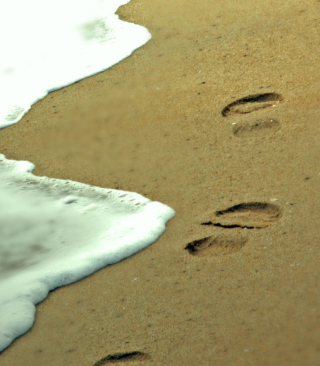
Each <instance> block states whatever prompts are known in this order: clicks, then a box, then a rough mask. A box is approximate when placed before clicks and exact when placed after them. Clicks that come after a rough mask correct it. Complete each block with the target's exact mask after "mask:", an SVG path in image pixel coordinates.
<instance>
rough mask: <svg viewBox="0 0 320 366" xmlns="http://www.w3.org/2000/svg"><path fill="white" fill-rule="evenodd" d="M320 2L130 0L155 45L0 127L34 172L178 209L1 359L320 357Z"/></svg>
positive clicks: (42, 307) (55, 295)
mask: <svg viewBox="0 0 320 366" xmlns="http://www.w3.org/2000/svg"><path fill="white" fill-rule="evenodd" d="M319 11H320V2H319V1H315V0H307V1H302V0H298V1H294V2H285V1H281V2H279V1H275V0H272V1H271V0H267V1H258V2H257V1H251V0H250V1H245V0H241V1H220V0H218V1H211V0H202V1H201V2H195V3H190V2H189V1H182V0H179V1H176V2H171V1H169V0H154V1H152V2H150V1H146V0H132V1H131V2H130V3H129V4H128V5H126V6H124V7H121V8H120V9H119V11H118V14H119V15H120V17H121V18H122V19H124V20H127V21H130V22H135V23H137V24H141V25H144V26H146V27H147V28H148V29H149V31H150V32H151V34H152V36H153V38H152V40H151V41H150V42H148V43H147V44H146V46H144V47H142V48H141V49H139V50H137V51H135V52H134V54H133V55H132V56H131V57H129V58H127V59H126V60H124V61H122V62H121V63H119V64H118V65H116V66H114V67H113V68H111V69H109V70H107V71H105V72H103V73H100V74H98V75H96V76H94V77H91V78H88V79H85V80H82V81H80V82H78V83H76V84H74V85H72V86H70V87H68V88H65V89H62V90H59V91H56V92H54V93H51V94H49V96H47V97H46V98H45V99H44V100H42V101H40V102H38V103H37V104H36V105H35V106H33V107H32V109H31V111H30V112H29V113H28V114H27V115H26V116H25V117H24V118H23V120H22V121H21V122H19V123H18V124H16V125H14V126H12V127H9V128H6V129H4V130H1V131H0V135H1V147H0V152H1V153H3V154H5V155H6V156H7V158H9V159H16V160H29V161H31V162H32V163H34V164H35V165H36V170H35V174H36V175H46V176H49V177H55V178H62V179H72V180H75V181H80V182H83V183H87V184H92V185H96V186H101V187H108V188H119V189H123V190H127V191H134V192H138V193H141V194H143V195H145V196H146V197H148V198H150V199H152V200H156V201H160V202H162V203H164V204H167V205H168V206H170V207H172V208H173V209H174V210H176V216H175V218H174V219H172V220H171V221H170V222H169V223H168V225H167V229H166V231H165V233H164V234H163V235H162V236H161V238H160V239H159V240H158V241H157V242H156V243H154V244H152V245H151V246H150V247H148V248H147V249H145V250H143V251H142V252H140V253H138V254H136V255H134V256H133V257H130V258H129V259H127V260H124V261H122V262H120V263H118V264H116V265H113V266H109V267H106V268H104V269H102V270H100V271H99V272H97V273H95V274H93V275H92V276H90V277H88V278H86V279H84V280H82V281H80V282H78V283H75V284H73V285H70V286H66V287H64V288H60V289H57V290H56V291H53V292H52V293H50V295H49V296H48V298H47V299H46V300H45V301H43V302H42V303H41V304H39V305H38V306H37V313H36V320H35V324H34V326H33V328H32V329H31V330H30V331H29V332H28V333H27V334H25V335H24V336H22V337H20V338H19V339H17V340H16V341H15V342H14V343H13V344H12V345H11V346H10V347H9V348H8V349H7V350H5V351H4V352H3V353H2V354H1V355H0V364H1V366H13V365H14V366H17V365H22V364H23V365H46V366H75V365H77V366H93V365H95V364H96V365H104V364H109V363H111V361H112V357H109V358H108V357H107V356H108V355H114V354H118V353H132V352H133V354H131V356H130V355H127V356H128V357H127V358H125V359H122V362H119V364H121V365H122V364H123V365H125V364H127V363H130V365H131V364H132V365H179V366H180V365H181V366H182V365H190V366H193V365H215V366H218V365H219V366H224V365H239V366H240V365H243V366H244V365H246V366H249V365H255V366H257V365H291V366H294V365H304V366H305V365H308V366H309V365H319V362H320V306H319V303H320V283H319V276H320V265H319V259H320V245H319V244H320V225H319V214H320V199H319V197H320V195H319V191H320V165H319V156H320V144H319V134H320V123H319V122H320V85H319V78H320V72H319V64H320V53H319V44H320V35H319V30H320V17H319ZM48 72H50V70H48ZM266 93H268V94H267V95H265V94H266ZM272 93H273V94H272ZM257 94H262V96H260V97H257V96H256V95H257ZM252 95H255V96H254V97H250V98H247V99H242V98H245V97H248V96H252ZM239 99H240V101H239ZM241 99H242V100H241ZM236 101H238V102H236ZM233 102H236V103H235V104H233V105H231V106H229V107H228V108H226V109H224V108H225V107H226V106H228V105H229V104H230V103H233ZM223 110H224V114H226V115H225V116H224V115H223V114H222V111H223ZM233 206H235V207H233ZM228 208H231V209H230V210H228ZM203 223H205V225H203ZM207 237H211V239H208V240H207V241H202V242H201V241H199V242H197V241H198V240H200V239H203V238H207ZM189 243H191V244H190V245H189V248H190V250H186V249H185V247H186V246H187V245H188V244H189ZM192 248H193V250H194V251H193V252H192ZM134 352H137V353H134ZM139 352H141V353H139ZM103 359H104V361H103ZM99 360H102V361H101V362H100V363H99V362H98V361H99ZM120 361H121V360H120Z"/></svg>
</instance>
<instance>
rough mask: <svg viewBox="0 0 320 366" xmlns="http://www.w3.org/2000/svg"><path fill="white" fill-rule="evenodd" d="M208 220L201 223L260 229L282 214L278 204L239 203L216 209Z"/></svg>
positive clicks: (224, 226)
mask: <svg viewBox="0 0 320 366" xmlns="http://www.w3.org/2000/svg"><path fill="white" fill-rule="evenodd" d="M213 216H214V217H213V218H212V220H210V221H206V222H202V223H201V224H202V225H214V226H218V227H223V228H229V229H231V228H236V227H240V228H243V229H244V228H246V229H261V228H264V227H268V226H269V225H270V224H272V223H273V222H275V221H278V220H279V219H280V218H281V216H282V210H281V208H280V207H279V206H277V205H274V204H270V203H263V202H248V203H240V204H239V205H235V206H232V207H229V208H227V209H225V210H221V211H216V212H215V213H214V215H213Z"/></svg>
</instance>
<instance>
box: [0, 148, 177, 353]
mask: <svg viewBox="0 0 320 366" xmlns="http://www.w3.org/2000/svg"><path fill="white" fill-rule="evenodd" d="M33 169H34V165H33V164H31V163H29V162H25V161H14V160H7V159H6V158H5V156H4V155H0V176H1V182H0V207H2V208H3V207H5V210H4V209H1V210H0V232H1V239H0V309H1V311H0V351H1V350H3V349H5V348H6V347H7V346H8V345H9V344H10V343H11V342H12V341H13V340H14V339H15V338H16V337H18V336H20V335H22V334H23V333H25V332H26V331H28V330H29V329H30V328H31V326H32V324H33V321H34V316H35V306H34V305H35V304H37V303H39V302H40V301H42V300H43V299H44V298H45V297H46V296H47V294H48V292H49V291H50V290H52V289H54V288H56V287H59V286H63V285H67V284H70V283H72V282H75V281H78V280H79V279H81V278H83V277H85V276H88V275H89V274H91V273H93V272H94V271H96V270H98V269H100V268H102V267H105V266H106V265H108V264H112V263H116V262H118V261H120V260H122V259H124V258H126V257H128V256H131V255H132V254H134V253H136V252H138V251H139V250H141V249H143V248H145V247H146V246H148V245H149V244H151V243H153V242H154V241H155V240H157V238H158V237H159V236H160V235H161V234H162V233H163V232H164V230H165V224H166V222H167V221H168V220H169V219H171V218H172V217H173V216H174V211H173V210H172V209H171V208H169V207H167V206H165V205H163V204H161V203H159V202H152V201H150V200H149V199H147V198H145V197H143V196H141V195H139V194H137V193H131V192H124V191H118V190H112V189H103V188H98V187H93V186H89V185H86V184H82V183H77V182H74V181H70V180H60V179H50V178H47V177H37V176H34V175H33V174H32V173H31V172H32V170H33Z"/></svg>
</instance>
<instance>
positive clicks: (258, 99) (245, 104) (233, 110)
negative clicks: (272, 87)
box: [221, 93, 283, 117]
mask: <svg viewBox="0 0 320 366" xmlns="http://www.w3.org/2000/svg"><path fill="white" fill-rule="evenodd" d="M282 99H283V98H282V96H281V94H278V93H265V94H253V95H248V96H247V97H244V98H241V99H238V100H236V101H235V102H232V103H230V104H228V105H227V106H226V107H224V108H223V110H222V111H221V114H222V115H223V116H224V117H227V116H229V115H230V114H247V113H251V112H253V111H257V110H258V109H262V108H268V107H271V106H273V105H274V104H275V103H276V102H280V101H281V100H282ZM270 102H272V103H270Z"/></svg>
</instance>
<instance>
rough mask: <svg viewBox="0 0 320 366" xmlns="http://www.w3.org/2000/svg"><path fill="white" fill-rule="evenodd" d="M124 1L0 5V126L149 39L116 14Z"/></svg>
mask: <svg viewBox="0 0 320 366" xmlns="http://www.w3.org/2000/svg"><path fill="white" fill-rule="evenodd" d="M128 1H129V0H54V1H52V0H4V1H1V2H0V34H1V43H0V50H1V57H0V100H1V103H0V128H4V127H7V126H10V125H12V124H14V123H16V122H18V121H19V120H20V119H21V118H22V116H23V115H24V114H25V113H26V112H27V111H28V110H29V109H30V107H31V105H32V104H34V103H36V102H37V101H38V100H40V99H41V98H43V97H45V96H46V95H47V94H48V92H50V91H53V90H56V89H59V88H62V87H64V86H67V85H70V84H72V83H74V82H75V81H77V80H80V79H83V78H85V77H88V76H91V75H94V74H96V73H98V72H101V71H103V70H106V69H107V68H109V67H111V66H113V65H115V64H116V63H118V62H119V61H121V60H123V59H124V58H126V57H128V56H129V55H130V54H131V53H132V52H133V51H134V50H135V49H137V48H138V47H141V46H142V45H143V44H145V43H146V42H147V41H148V40H149V39H150V38H151V35H150V33H149V32H148V30H147V29H146V28H144V27H142V26H139V25H136V24H132V23H128V22H124V21H121V20H120V19H119V18H118V16H117V15H115V11H116V10H117V8H118V7H119V6H120V5H123V4H126V3H127V2H128Z"/></svg>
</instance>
